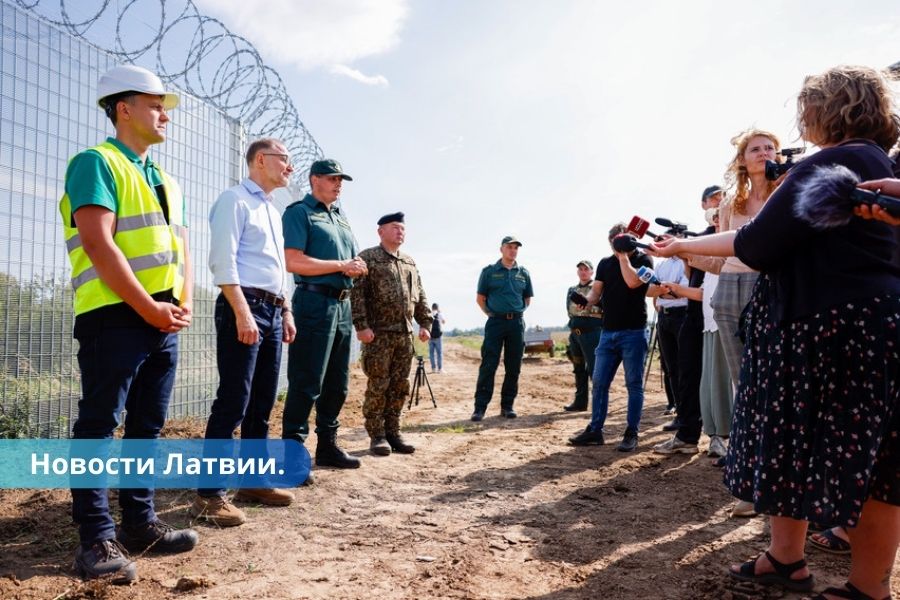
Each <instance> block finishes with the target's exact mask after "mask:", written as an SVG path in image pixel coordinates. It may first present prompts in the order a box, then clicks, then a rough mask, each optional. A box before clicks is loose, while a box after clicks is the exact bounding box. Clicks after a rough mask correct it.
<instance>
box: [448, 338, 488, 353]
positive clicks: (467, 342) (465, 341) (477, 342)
mask: <svg viewBox="0 0 900 600" xmlns="http://www.w3.org/2000/svg"><path fill="white" fill-rule="evenodd" d="M445 339H449V340H453V343H454V344H459V345H460V346H463V347H465V348H471V349H472V350H481V343H482V342H483V341H484V337H483V336H480V335H458V336H454V337H452V338H445Z"/></svg>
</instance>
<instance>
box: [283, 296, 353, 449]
mask: <svg viewBox="0 0 900 600" xmlns="http://www.w3.org/2000/svg"><path fill="white" fill-rule="evenodd" d="M292 305H293V310H294V317H295V320H296V323H297V337H296V339H294V343H292V344H291V345H290V346H289V347H288V368H287V375H288V392H287V399H286V400H285V403H284V417H283V420H282V433H281V437H282V438H285V439H295V440H298V441H299V442H301V443H302V442H304V441H306V438H307V436H308V435H309V413H310V412H311V411H312V407H313V406H315V407H316V433H322V432H323V430H324V429H336V428H337V427H338V426H339V425H340V423H339V422H338V415H339V414H340V412H341V408H342V407H343V406H344V401H345V400H346V399H347V390H348V385H349V376H350V344H351V340H352V336H353V323H352V322H351V317H350V300H349V299H347V300H337V299H335V298H331V297H328V296H324V295H322V294H316V293H314V292H310V291H308V290H301V289H299V288H298V289H296V290H295V291H294V296H293V300H292Z"/></svg>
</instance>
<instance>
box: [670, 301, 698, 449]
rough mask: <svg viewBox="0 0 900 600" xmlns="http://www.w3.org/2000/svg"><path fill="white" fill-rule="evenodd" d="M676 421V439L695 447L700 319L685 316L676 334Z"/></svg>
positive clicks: (695, 316) (693, 316) (696, 437)
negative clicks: (677, 423) (677, 427)
mask: <svg viewBox="0 0 900 600" xmlns="http://www.w3.org/2000/svg"><path fill="white" fill-rule="evenodd" d="M677 371H678V389H677V390H676V395H677V397H678V420H679V422H680V424H681V426H680V427H679V429H678V433H677V434H676V436H677V437H678V439H680V440H681V441H682V442H687V443H689V444H696V443H697V441H699V439H700V430H701V428H702V426H703V420H702V418H701V416H700V378H701V377H702V375H703V316H702V315H687V316H685V318H684V320H683V322H682V324H681V330H680V331H679V333H678V369H677Z"/></svg>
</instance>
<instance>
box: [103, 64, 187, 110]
mask: <svg viewBox="0 0 900 600" xmlns="http://www.w3.org/2000/svg"><path fill="white" fill-rule="evenodd" d="M122 92H138V93H141V94H151V95H153V96H165V98H163V107H164V108H165V109H166V110H172V109H173V108H175V107H176V106H178V95H177V94H173V93H171V92H167V91H166V88H165V87H164V86H163V82H162V80H161V79H160V78H159V77H157V76H156V74H154V73H151V72H150V71H148V70H147V69H144V68H143V67H138V66H135V65H122V66H120V67H115V68H113V69H110V70H109V71H107V72H106V73H104V74H103V75H101V76H100V81H99V82H98V83H97V104H99V105H100V107H101V108H103V99H104V98H106V97H108V96H112V95H113V94H121V93H122Z"/></svg>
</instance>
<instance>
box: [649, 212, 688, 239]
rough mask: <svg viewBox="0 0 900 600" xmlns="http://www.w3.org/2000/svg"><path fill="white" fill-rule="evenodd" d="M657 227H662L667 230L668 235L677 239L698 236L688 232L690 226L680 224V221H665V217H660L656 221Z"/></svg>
mask: <svg viewBox="0 0 900 600" xmlns="http://www.w3.org/2000/svg"><path fill="white" fill-rule="evenodd" d="M654 221H656V224H657V225H662V226H663V227H666V228H667V231H666V233H668V234H669V235H674V236H675V237H685V236H696V235H697V234H696V233H694V232H693V231H688V226H687V224H685V223H679V222H678V221H673V220H671V219H665V218H663V217H659V218H658V219H654Z"/></svg>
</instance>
